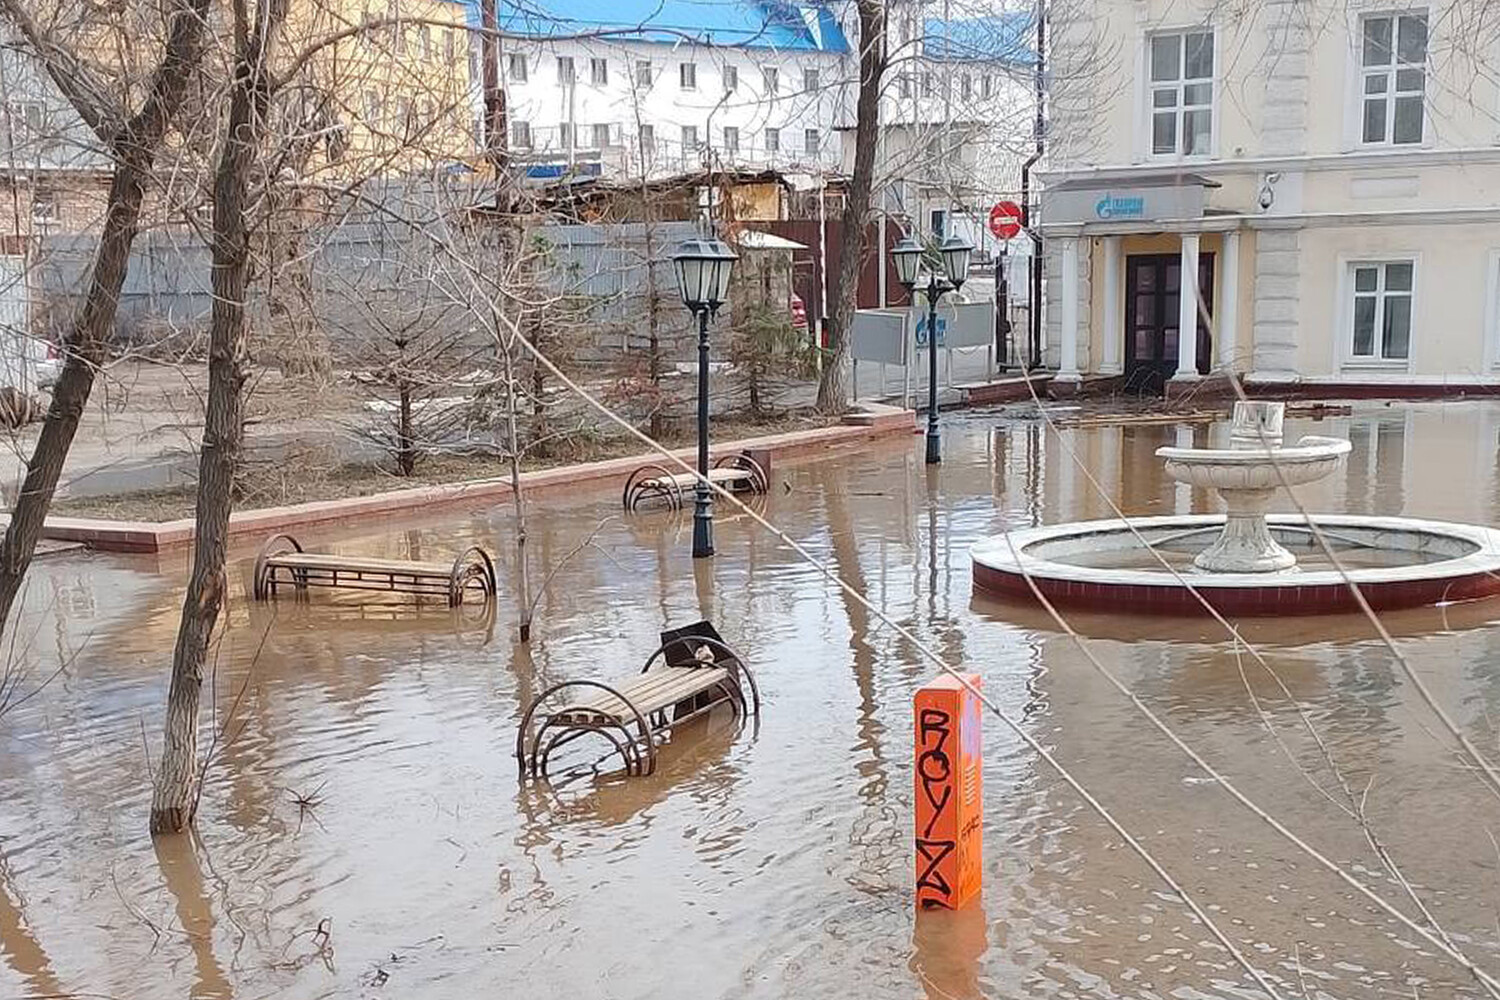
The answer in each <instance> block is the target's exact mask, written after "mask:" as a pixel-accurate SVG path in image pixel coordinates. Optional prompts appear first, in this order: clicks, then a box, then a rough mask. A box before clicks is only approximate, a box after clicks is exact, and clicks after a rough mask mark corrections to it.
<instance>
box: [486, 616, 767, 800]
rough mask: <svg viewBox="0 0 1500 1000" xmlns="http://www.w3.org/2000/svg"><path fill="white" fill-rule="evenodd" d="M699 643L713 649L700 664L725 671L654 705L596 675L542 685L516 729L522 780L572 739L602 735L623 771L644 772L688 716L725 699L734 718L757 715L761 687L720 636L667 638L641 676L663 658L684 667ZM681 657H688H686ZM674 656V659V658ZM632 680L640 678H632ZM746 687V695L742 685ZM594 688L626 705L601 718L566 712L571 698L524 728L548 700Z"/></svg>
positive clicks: (541, 769)
mask: <svg viewBox="0 0 1500 1000" xmlns="http://www.w3.org/2000/svg"><path fill="white" fill-rule="evenodd" d="M699 646H707V647H708V648H709V649H710V650H711V651H712V652H713V654H714V662H712V663H706V664H702V669H705V670H726V671H727V676H726V677H725V678H724V679H723V680H722V681H720V682H718V683H717V684H714V685H712V686H710V687H708V688H704V689H698V690H695V691H694V692H693V693H692V694H691V695H690V696H689V697H686V698H684V699H683V700H681V701H677V702H675V703H673V704H671V705H667V706H663V707H661V708H658V709H655V710H648V711H642V710H641V709H640V708H638V707H637V706H636V704H635V702H634V701H633V700H632V699H631V697H630V695H631V687H632V683H624V684H606V683H603V682H601V681H596V680H573V681H563V682H561V683H559V684H554V685H552V686H551V687H549V688H548V689H547V690H545V691H543V692H542V693H541V694H540V695H538V696H537V698H536V699H535V700H534V701H532V703H531V704H530V705H529V706H528V707H527V709H526V713H525V715H523V716H522V718H521V725H520V726H519V727H518V728H517V729H516V763H517V765H518V766H519V768H520V773H521V780H522V781H525V780H526V779H528V778H544V777H546V774H547V764H548V761H549V759H550V758H551V756H552V753H553V751H555V750H557V749H558V748H559V747H562V746H566V745H567V744H569V743H571V742H573V741H574V740H578V739H582V738H583V737H585V736H589V735H591V734H597V735H600V736H603V737H604V738H605V739H607V740H608V741H609V742H610V743H611V744H613V746H614V749H615V753H617V754H618V755H619V757H620V759H621V761H623V762H624V764H625V773H626V774H627V775H637V776H640V775H648V774H651V773H652V772H654V771H655V770H656V758H657V746H658V744H659V743H661V742H662V741H663V740H664V738H665V737H666V736H667V735H669V734H670V733H671V731H672V729H673V728H674V727H676V726H679V725H682V724H683V723H685V722H688V721H690V720H692V719H696V718H699V717H701V716H704V715H707V714H708V713H709V712H712V711H713V710H714V709H715V708H717V707H718V706H720V705H723V704H728V705H729V707H730V709H731V710H732V711H733V712H734V713H735V715H736V717H737V718H740V719H744V718H747V717H749V716H750V715H752V714H753V715H756V716H758V715H760V689H759V688H758V687H757V686H756V683H755V677H754V675H753V674H751V672H750V668H749V667H748V666H746V664H745V661H744V659H743V658H742V657H740V655H739V654H738V653H736V652H735V651H734V650H733V649H731V648H730V647H729V646H727V645H726V644H725V643H724V642H722V641H721V640H719V639H716V638H712V637H709V636H703V635H681V636H677V637H674V638H672V639H669V640H668V641H667V642H664V643H663V644H662V645H661V646H660V647H658V648H657V650H656V652H654V653H652V654H651V655H650V656H649V657H648V658H647V659H646V665H645V666H644V667H642V668H641V672H640V675H638V677H639V676H645V675H646V674H647V673H649V672H650V670H651V668H652V667H653V666H655V665H657V662H658V661H661V665H663V666H674V667H679V668H680V667H686V666H688V664H689V663H692V662H693V653H694V652H695V651H696V649H697V647H699ZM673 650H680V651H681V652H682V653H685V654H686V655H685V657H683V656H677V657H671V656H670V652H671V651H673ZM684 659H685V661H686V662H684ZM672 660H676V661H677V662H672ZM633 683H637V684H638V683H639V681H638V680H637V681H635V682H633ZM747 687H748V689H749V694H748V697H747V695H746V688H747ZM578 689H592V690H596V691H603V692H604V693H606V694H608V695H611V696H613V697H614V698H617V699H618V700H619V701H620V702H621V703H622V704H623V705H624V706H625V708H626V711H623V712H616V713H613V714H614V718H613V719H609V718H604V717H602V716H605V715H606V714H607V713H604V712H598V713H597V714H599V715H600V716H601V718H598V719H572V718H567V717H566V716H568V715H569V709H570V708H572V705H571V704H567V705H564V706H563V707H562V708H560V709H558V710H556V711H554V712H552V713H551V714H548V715H546V716H544V717H543V719H542V722H541V725H539V726H538V727H537V730H536V732H535V733H533V734H532V735H531V738H530V739H529V740H528V739H527V732H528V730H529V729H530V728H531V723H532V719H533V718H534V717H535V716H536V714H537V712H538V710H539V709H540V708H541V707H542V705H543V704H544V703H546V702H547V701H548V700H550V699H552V698H554V697H556V696H557V695H558V694H559V693H561V692H563V691H570V690H571V691H577V690H578Z"/></svg>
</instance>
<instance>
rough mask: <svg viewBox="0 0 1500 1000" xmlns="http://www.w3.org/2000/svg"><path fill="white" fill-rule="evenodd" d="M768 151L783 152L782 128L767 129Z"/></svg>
mask: <svg viewBox="0 0 1500 1000" xmlns="http://www.w3.org/2000/svg"><path fill="white" fill-rule="evenodd" d="M766 152H768V153H779V152H781V129H779V128H768V129H766Z"/></svg>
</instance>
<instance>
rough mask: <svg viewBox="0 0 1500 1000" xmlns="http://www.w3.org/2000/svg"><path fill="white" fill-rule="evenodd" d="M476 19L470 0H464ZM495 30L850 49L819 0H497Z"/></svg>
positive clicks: (547, 35) (539, 35) (546, 35)
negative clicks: (508, 0)
mask: <svg viewBox="0 0 1500 1000" xmlns="http://www.w3.org/2000/svg"><path fill="white" fill-rule="evenodd" d="M467 2H468V6H469V21H470V23H471V24H474V25H476V26H477V25H478V24H479V4H478V2H477V0H467ZM499 6H500V12H499V22H500V30H501V31H504V32H506V33H508V34H512V35H518V36H521V37H526V38H537V39H547V38H558V37H561V36H567V35H579V34H584V33H587V32H592V31H601V32H609V37H610V38H612V39H615V40H623V41H640V42H665V43H668V44H673V43H677V42H683V41H686V42H691V43H696V44H701V45H718V46H727V47H739V48H765V49H790V50H798V51H813V52H838V53H846V52H848V51H849V42H848V40H847V39H846V38H845V37H844V32H843V30H842V29H841V28H840V27H839V22H838V18H837V17H835V16H834V12H833V10H832V9H831V8H830V7H829V5H828V4H827V3H824V2H818V0H750V2H744V3H740V2H735V0H524V2H522V3H502V4H500V5H499Z"/></svg>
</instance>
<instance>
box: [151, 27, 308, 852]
mask: <svg viewBox="0 0 1500 1000" xmlns="http://www.w3.org/2000/svg"><path fill="white" fill-rule="evenodd" d="M260 6H261V7H262V8H263V7H264V5H263V4H262V5H260ZM275 6H279V5H273V8H274V7H275ZM283 12H284V8H283ZM256 13H257V14H262V10H257V12H256ZM278 25H279V21H278V20H277V19H275V17H274V16H272V17H267V18H266V19H265V21H264V22H263V21H262V19H261V17H257V19H256V25H255V26H254V27H253V28H252V27H251V26H249V25H243V26H238V27H239V28H240V29H241V30H242V31H243V34H240V37H242V38H244V39H245V40H244V41H243V42H242V43H241V46H240V50H239V52H238V54H237V59H236V63H235V68H234V81H233V84H232V86H231V89H230V96H229V120H228V122H227V124H226V128H225V131H224V137H223V148H222V150H221V152H220V154H219V162H218V165H217V167H216V168H215V170H214V188H213V274H212V287H213V295H214V301H213V312H212V315H211V318H210V323H209V361H208V409H207V413H206V416H205V419H204V426H203V445H202V448H201V449H200V451H199V460H198V504H197V512H196V518H197V520H196V535H195V544H194V546H193V571H192V576H191V577H189V579H188V587H187V594H186V596H185V597H184V598H183V602H182V620H181V622H180V623H179V624H178V628H177V647H176V649H175V650H174V651H173V654H172V686H171V689H170V690H169V692H168V694H167V721H166V732H165V735H164V738H163V742H162V753H161V763H160V767H159V769H158V771H157V773H156V788H155V792H154V794H153V796H152V799H151V833H152V834H153V835H155V834H164V833H180V832H181V831H183V830H185V829H187V827H188V826H190V825H191V824H192V822H193V814H194V813H195V812H196V811H197V805H198V714H199V712H198V699H199V693H200V691H201V689H202V687H203V665H204V663H205V662H206V660H207V659H208V645H209V641H210V639H211V638H212V636H213V631H214V626H215V625H216V624H217V623H218V620H219V612H220V610H221V609H222V608H223V606H224V597H225V592H226V590H227V588H228V578H227V576H226V574H225V572H224V561H225V555H226V552H227V550H228V536H229V514H230V509H231V507H232V506H233V492H232V491H233V486H234V474H235V469H236V468H237V466H238V465H239V460H240V452H241V450H242V448H243V445H244V438H245V395H244V385H245V380H246V377H247V375H248V367H247V354H248V340H249V336H248V329H247V324H246V315H245V296H246V289H247V286H248V284H249V275H250V231H249V226H248V224H247V222H246V218H245V204H246V189H247V188H248V187H249V185H250V182H251V168H252V166H253V164H254V162H255V156H256V152H257V150H258V147H259V143H260V140H261V137H262V133H263V131H264V123H265V115H266V104H267V101H268V100H269V82H268V81H267V79H266V78H265V65H264V64H265V59H264V48H265V45H266V41H267V35H266V34H264V33H269V32H271V31H275V30H277V27H278ZM263 32H264V33H263ZM237 34H239V32H237Z"/></svg>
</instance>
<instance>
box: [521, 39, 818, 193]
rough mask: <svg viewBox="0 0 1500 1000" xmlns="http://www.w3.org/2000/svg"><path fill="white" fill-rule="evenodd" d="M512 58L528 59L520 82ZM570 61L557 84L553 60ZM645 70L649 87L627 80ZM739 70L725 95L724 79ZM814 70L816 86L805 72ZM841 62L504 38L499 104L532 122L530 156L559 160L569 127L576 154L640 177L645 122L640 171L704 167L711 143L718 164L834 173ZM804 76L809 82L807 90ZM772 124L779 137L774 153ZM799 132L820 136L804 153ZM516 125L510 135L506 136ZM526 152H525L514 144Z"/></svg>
mask: <svg viewBox="0 0 1500 1000" xmlns="http://www.w3.org/2000/svg"><path fill="white" fill-rule="evenodd" d="M512 57H519V58H523V59H524V60H525V62H526V67H527V69H526V79H525V80H524V81H522V80H519V79H517V78H516V77H515V76H514V74H513V73H512V72H511V66H510V61H511V59H512ZM559 58H571V59H572V60H573V67H574V74H575V82H574V83H573V84H572V85H571V86H568V85H566V84H564V83H562V82H561V81H560V80H559V76H558V65H557V64H558V59H559ZM594 59H602V60H604V61H605V63H606V66H607V74H608V81H607V83H606V84H604V85H602V86H601V85H596V84H595V83H594V82H593V80H592V74H591V60H594ZM641 62H646V63H649V64H650V66H651V82H650V84H649V85H647V86H641V85H638V84H637V83H636V76H635V74H636V67H637V64H638V63H641ZM683 64H690V65H692V66H693V67H695V70H694V75H695V77H696V86H695V87H694V88H691V89H689V88H685V87H683V86H682V76H681V73H682V69H681V67H682V66H683ZM767 69H771V70H774V71H775V73H776V76H777V80H776V84H777V87H776V90H775V92H774V93H771V92H769V91H768V90H767V87H766V79H765V71H766V70H767ZM730 71H732V72H733V73H734V75H735V76H737V80H736V81H735V86H734V89H733V90H730V89H729V88H728V86H727V84H726V79H727V78H728V77H729V76H730ZM807 71H812V72H814V73H816V75H817V79H816V82H815V83H813V81H810V80H808V79H807V78H806V72H807ZM843 71H844V63H843V60H842V57H841V56H840V55H839V54H837V53H831V52H815V51H800V50H799V51H776V50H771V49H728V48H713V47H708V46H699V45H691V44H679V45H668V44H658V43H650V42H601V41H598V40H590V41H588V42H581V41H563V42H514V41H509V40H508V41H507V42H506V46H505V50H504V52H503V53H502V55H501V76H502V78H503V79H504V81H505V88H506V94H507V98H508V108H509V111H510V117H511V120H512V121H513V122H516V121H520V122H526V123H528V124H529V126H530V131H531V136H532V143H533V147H534V148H533V150H532V152H534V153H535V154H537V156H538V158H539V159H546V160H549V161H558V160H561V161H566V160H567V158H568V155H569V150H568V145H567V143H566V141H565V139H566V135H565V130H564V129H563V128H561V127H560V126H564V125H567V124H569V123H571V124H572V125H573V126H574V128H575V130H576V139H575V141H574V144H573V155H574V156H575V157H576V158H598V157H599V156H600V155H601V154H602V158H603V160H604V164H605V169H606V172H607V173H609V172H628V173H630V174H636V175H638V174H639V173H640V161H639V156H638V147H637V142H638V139H639V137H640V136H641V134H642V130H641V127H642V126H645V127H646V128H647V129H648V131H649V132H650V133H654V136H653V138H654V143H653V145H654V149H652V150H650V151H648V162H647V173H648V174H650V175H661V174H669V173H674V172H677V171H680V170H685V169H693V168H695V167H698V166H701V165H702V164H703V163H704V162H705V160H704V157H705V154H706V151H707V150H708V149H711V150H712V153H713V156H714V158H715V160H716V162H719V163H723V164H734V165H740V166H750V167H763V166H774V167H778V168H780V169H783V170H806V171H808V172H817V171H819V170H829V171H835V170H837V169H838V166H839V163H840V160H841V155H842V154H841V150H840V144H839V137H838V135H837V134H836V133H835V131H834V125H835V123H836V122H837V121H838V120H839V107H840V102H841V100H842V98H843V95H842V75H843ZM809 83H813V86H812V87H811V88H810V87H809ZM595 125H603V126H607V127H608V129H609V141H608V142H606V143H605V144H604V145H603V148H602V149H601V146H600V144H599V143H597V142H596V141H595V137H594V134H593V132H594V128H593V127H594V126H595ZM683 126H690V127H692V128H695V129H696V133H697V134H696V139H697V142H696V144H685V142H684V136H683ZM726 129H734V130H738V146H739V148H738V151H734V150H731V149H730V148H729V141H728V139H727V138H726V134H725V130H726ZM770 130H775V131H776V132H777V139H776V142H775V148H772V142H771V136H770V135H769V134H768V132H769V131H770ZM808 130H815V131H816V133H817V145H816V147H815V148H809V142H808ZM514 135H515V132H514V130H513V131H512V137H513V138H514ZM512 148H513V149H514V151H515V152H516V153H517V154H518V155H519V156H522V158H523V159H524V158H525V153H526V152H527V151H526V150H524V149H521V148H517V147H516V146H515V144H514V142H513V143H512Z"/></svg>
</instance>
